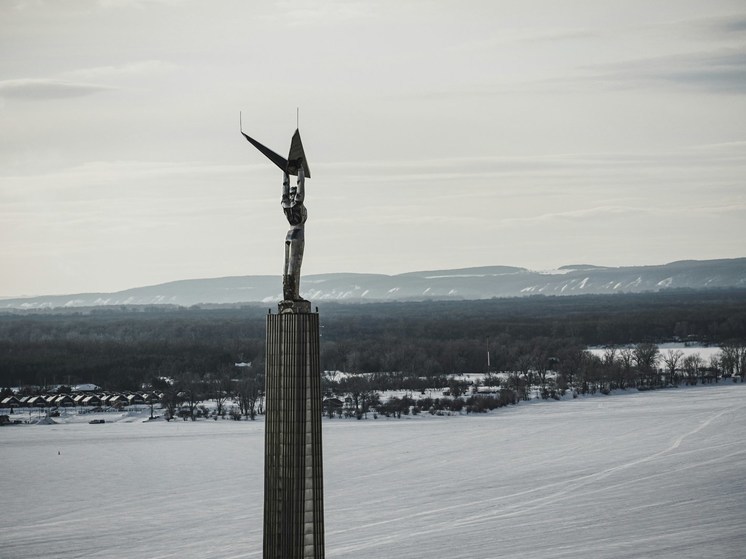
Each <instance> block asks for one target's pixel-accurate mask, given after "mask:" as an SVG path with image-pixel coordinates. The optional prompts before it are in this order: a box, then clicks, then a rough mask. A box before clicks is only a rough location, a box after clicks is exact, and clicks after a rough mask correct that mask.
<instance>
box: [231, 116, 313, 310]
mask: <svg viewBox="0 0 746 559" xmlns="http://www.w3.org/2000/svg"><path fill="white" fill-rule="evenodd" d="M241 134H243V136H244V138H246V139H247V140H248V141H249V142H250V143H251V145H253V146H254V147H256V148H257V149H258V150H259V151H260V152H262V153H263V154H264V155H265V156H266V157H267V159H269V160H270V161H272V163H274V164H275V165H277V166H278V167H279V168H280V169H282V172H283V175H284V178H283V181H282V211H283V212H284V213H285V217H286V218H287V220H288V223H290V230H289V231H288V234H287V236H286V237H285V266H284V268H283V273H282V295H283V299H284V300H285V301H300V302H303V303H307V301H306V300H305V299H303V298H302V297H301V296H300V268H301V264H302V263H303V248H304V245H305V238H304V233H303V228H304V226H305V223H306V219H307V218H308V213H307V211H306V206H305V205H304V204H303V201H304V199H305V194H306V192H305V180H306V178H311V171H310V170H309V168H308V162H307V161H306V154H305V152H304V151H303V143H302V142H301V139H300V132H299V131H298V130H297V129H296V131H295V134H293V138H292V140H291V141H290V152H289V154H288V157H287V159H285V158H284V157H282V156H281V155H279V154H277V153H275V152H274V151H272V150H271V149H269V148H268V147H266V146H264V145H262V144H260V143H259V142H257V141H256V140H255V139H253V138H251V137H249V136H247V135H246V134H244V132H243V130H241ZM290 175H297V176H298V181H297V184H296V185H295V186H293V187H291V186H290Z"/></svg>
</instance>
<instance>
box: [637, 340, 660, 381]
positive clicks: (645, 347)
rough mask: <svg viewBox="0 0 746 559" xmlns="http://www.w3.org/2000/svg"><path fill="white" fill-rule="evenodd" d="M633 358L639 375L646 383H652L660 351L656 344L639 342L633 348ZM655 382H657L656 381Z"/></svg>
mask: <svg viewBox="0 0 746 559" xmlns="http://www.w3.org/2000/svg"><path fill="white" fill-rule="evenodd" d="M633 353H634V359H635V364H636V365H637V369H638V371H639V372H640V375H641V376H642V377H643V378H644V379H645V381H646V384H647V385H648V386H650V385H651V384H653V379H654V378H655V372H656V368H657V366H658V359H659V358H660V352H659V351H658V346H657V345H655V344H651V343H639V344H637V345H636V346H635V347H634V349H633ZM655 384H658V383H657V382H656V383H655Z"/></svg>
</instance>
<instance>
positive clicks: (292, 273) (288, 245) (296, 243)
mask: <svg viewBox="0 0 746 559" xmlns="http://www.w3.org/2000/svg"><path fill="white" fill-rule="evenodd" d="M305 244H306V242H305V239H304V238H303V230H302V229H291V230H290V231H288V236H287V238H286V239H285V269H284V272H283V276H282V295H283V298H284V299H285V300H286V301H300V300H301V297H300V267H301V264H302V263H303V249H304V248H305Z"/></svg>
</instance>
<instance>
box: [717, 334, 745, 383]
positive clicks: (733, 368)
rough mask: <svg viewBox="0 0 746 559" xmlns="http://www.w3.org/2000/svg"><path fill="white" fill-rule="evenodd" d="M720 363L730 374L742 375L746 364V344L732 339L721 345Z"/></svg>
mask: <svg viewBox="0 0 746 559" xmlns="http://www.w3.org/2000/svg"><path fill="white" fill-rule="evenodd" d="M720 355H721V357H720V364H721V366H722V368H723V371H724V372H726V373H728V374H730V375H742V373H743V369H744V366H746V344H744V343H743V342H739V341H735V340H730V341H728V342H725V343H723V344H721V345H720Z"/></svg>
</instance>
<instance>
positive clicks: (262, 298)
mask: <svg viewBox="0 0 746 559" xmlns="http://www.w3.org/2000/svg"><path fill="white" fill-rule="evenodd" d="M281 285H282V282H281V279H280V277H279V276H267V275H259V276H235V277H225V278H212V279H193V280H181V281H173V282H169V283H163V284H159V285H153V286H146V287H137V288H133V289H127V290H124V291H118V292H115V293H79V294H74V295H49V296H38V297H27V298H14V299H5V300H0V308H6V309H43V308H58V307H94V306H103V305H179V306H192V305H197V304H236V303H273V302H276V301H279V300H280V298H281V295H282V293H281ZM739 287H741V288H744V287H746V258H735V259H722V260H685V261H679V262H672V263H669V264H663V265H654V266H628V267H619V268H612V267H602V266H593V265H589V264H578V265H569V266H562V267H561V268H559V269H557V270H551V271H532V270H527V269H525V268H516V267H511V266H485V267H478V268H463V269H455V270H430V271H421V272H409V273H405V274H398V275H392V276H390V275H384V274H353V273H332V274H318V275H309V276H304V277H303V280H302V282H301V294H302V296H303V297H305V298H306V299H309V300H311V301H312V302H322V301H339V302H351V303H361V302H375V301H404V300H407V301H417V300H423V301H424V300H435V299H438V300H444V299H462V300H468V299H488V298H492V297H520V296H528V295H580V294H605V293H608V294H611V293H640V292H651V291H659V290H665V289H695V290H700V289H714V288H739Z"/></svg>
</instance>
